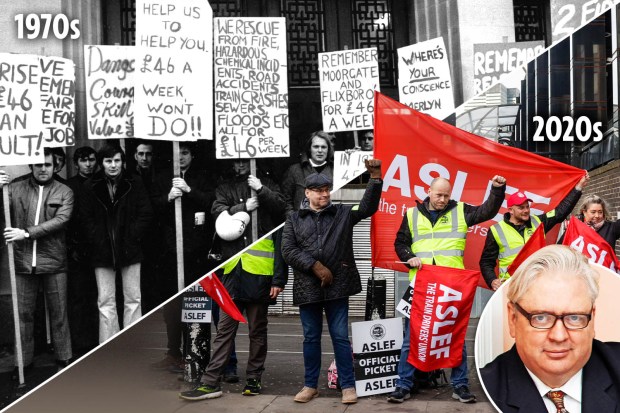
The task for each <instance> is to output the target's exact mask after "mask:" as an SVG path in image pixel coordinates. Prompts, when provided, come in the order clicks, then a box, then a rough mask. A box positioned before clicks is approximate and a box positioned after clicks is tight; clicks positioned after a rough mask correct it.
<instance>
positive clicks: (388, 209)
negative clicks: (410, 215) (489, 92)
mask: <svg viewBox="0 0 620 413" xmlns="http://www.w3.org/2000/svg"><path fill="white" fill-rule="evenodd" d="M374 150H375V157H376V158H377V159H381V160H382V161H383V165H384V166H383V171H384V178H383V194H382V198H381V200H380V203H379V210H378V211H377V212H376V213H375V214H374V215H373V217H372V226H371V228H372V229H371V240H372V265H374V266H377V267H382V268H389V269H393V270H397V271H408V270H407V268H406V267H405V266H404V265H402V264H398V263H395V261H400V260H399V259H398V258H397V257H396V253H395V252H394V238H395V236H396V233H397V231H398V228H399V227H400V224H401V222H402V219H403V215H404V214H405V212H406V211H407V208H410V207H413V206H415V201H416V200H418V201H422V200H423V199H424V198H426V196H427V192H428V187H429V185H430V182H431V180H432V179H433V178H435V177H438V176H442V177H444V178H447V179H449V180H450V182H451V183H452V194H451V195H452V199H455V200H457V201H462V202H467V203H469V204H471V205H480V204H481V203H482V202H484V200H485V199H487V197H488V194H489V191H490V189H491V179H492V178H493V176H495V175H502V176H504V177H505V178H506V179H507V187H506V196H510V195H512V194H513V193H515V192H518V191H521V192H524V193H525V194H526V196H527V197H528V198H531V199H533V200H534V202H533V203H532V214H533V215H538V214H543V213H545V212H547V211H550V210H551V209H553V208H555V207H556V206H557V204H559V203H560V201H561V200H562V199H563V198H564V197H565V196H566V195H567V194H568V193H569V192H570V190H571V189H572V188H573V187H574V186H575V184H577V182H578V181H579V180H580V179H581V177H583V174H584V171H583V170H581V169H578V168H575V167H572V166H569V165H566V164H563V163H561V162H557V161H553V160H551V159H547V158H544V157H542V156H538V155H534V154H531V153H529V152H527V151H523V150H521V149H517V148H512V147H507V146H504V145H500V144H498V143H496V142H493V141H491V140H489V139H485V138H482V137H480V136H476V135H474V134H471V133H468V132H465V131H463V130H461V129H458V128H456V127H454V126H452V125H449V124H447V123H444V122H442V121H440V120H437V119H435V118H433V117H431V116H428V115H425V114H423V113H419V112H417V111H415V110H413V109H411V108H409V107H407V106H405V105H403V104H401V103H399V102H397V101H395V100H392V99H390V98H388V97H387V96H384V95H382V94H380V93H376V94H375V148H374ZM505 202H506V201H504V204H503V205H502V206H503V208H502V209H500V212H499V213H498V214H497V216H496V217H495V219H494V220H490V221H487V222H485V223H482V224H479V225H475V226H473V227H471V228H470V229H469V234H468V235H467V248H466V249H465V267H466V268H468V269H472V270H477V269H478V262H479V260H480V255H481V254H482V249H483V247H484V242H485V239H486V235H487V232H488V231H489V229H488V227H489V226H490V225H492V224H495V223H496V222H499V221H500V220H501V219H502V214H503V213H504V212H507V211H508V210H507V208H506V203H505ZM555 231H556V232H555V234H557V229H555ZM549 236H550V238H555V237H554V233H552V232H550V233H549ZM483 282H484V281H483Z"/></svg>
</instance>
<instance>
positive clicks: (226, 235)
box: [215, 211, 250, 241]
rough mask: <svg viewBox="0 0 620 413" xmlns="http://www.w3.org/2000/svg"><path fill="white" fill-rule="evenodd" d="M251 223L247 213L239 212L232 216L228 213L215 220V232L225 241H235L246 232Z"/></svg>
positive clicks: (223, 213) (223, 212) (224, 212)
mask: <svg viewBox="0 0 620 413" xmlns="http://www.w3.org/2000/svg"><path fill="white" fill-rule="evenodd" d="M249 222H250V216H249V215H248V213H247V212H243V211H241V212H237V213H236V214H235V215H233V216H230V213H229V212H228V211H222V213H221V214H220V215H219V216H218V217H217V220H215V232H217V235H219V237H220V238H221V239H223V240H224V241H234V240H236V239H237V238H239V237H240V236H241V235H243V233H244V232H245V227H246V225H248V223H249Z"/></svg>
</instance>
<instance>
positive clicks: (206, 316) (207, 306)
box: [181, 284, 212, 323]
mask: <svg viewBox="0 0 620 413" xmlns="http://www.w3.org/2000/svg"><path fill="white" fill-rule="evenodd" d="M181 297H182V298H183V305H182V307H181V321H182V322H184V323H210V322H211V303H212V301H211V297H209V296H208V295H207V293H205V291H204V290H203V289H202V287H201V286H200V285H199V284H197V285H194V286H192V287H190V288H188V289H187V290H185V292H184V293H183V294H182V295H181Z"/></svg>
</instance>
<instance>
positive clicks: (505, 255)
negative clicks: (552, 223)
mask: <svg viewBox="0 0 620 413" xmlns="http://www.w3.org/2000/svg"><path fill="white" fill-rule="evenodd" d="M553 212H555V210H554V211H553ZM540 222H541V221H540V218H538V217H537V216H536V215H532V216H531V219H530V225H529V226H528V227H526V228H525V231H524V232H523V236H521V234H519V232H518V231H517V230H516V229H515V228H514V227H513V226H511V225H510V224H507V223H506V221H501V222H500V223H497V224H495V225H493V226H492V227H491V233H492V234H493V238H495V242H497V245H498V246H499V255H498V256H497V259H498V260H499V278H500V279H508V278H510V274H508V267H509V266H510V264H512V262H513V261H514V260H515V258H517V255H518V254H519V251H521V248H523V246H524V245H525V243H526V242H527V241H528V240H529V239H530V237H531V236H532V234H533V233H534V231H536V228H538V226H539V225H540Z"/></svg>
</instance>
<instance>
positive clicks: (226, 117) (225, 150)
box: [213, 17, 290, 159]
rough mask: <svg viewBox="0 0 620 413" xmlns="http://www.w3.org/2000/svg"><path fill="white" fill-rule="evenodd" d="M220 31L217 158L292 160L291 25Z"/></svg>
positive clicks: (219, 25)
mask: <svg viewBox="0 0 620 413" xmlns="http://www.w3.org/2000/svg"><path fill="white" fill-rule="evenodd" d="M214 25H215V38H214V41H215V47H214V51H213V53H214V70H215V88H214V93H215V102H216V103H215V132H216V157H217V158H218V159H232V158H245V159H249V158H277V157H288V156H290V146H289V133H288V86H287V77H286V76H287V72H286V67H287V63H286V21H285V19H284V18H283V17H282V18H280V17H277V18H217V19H215V23H214Z"/></svg>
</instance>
